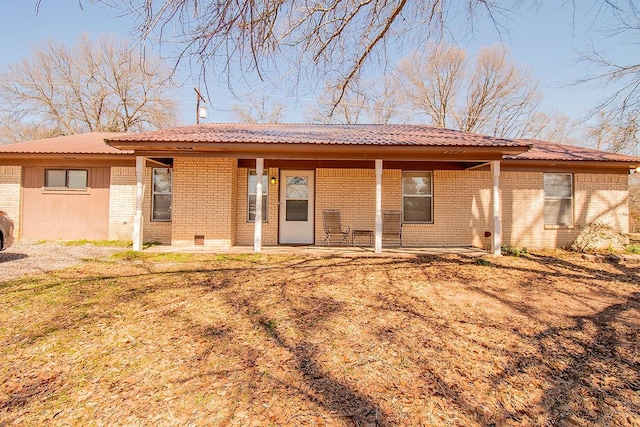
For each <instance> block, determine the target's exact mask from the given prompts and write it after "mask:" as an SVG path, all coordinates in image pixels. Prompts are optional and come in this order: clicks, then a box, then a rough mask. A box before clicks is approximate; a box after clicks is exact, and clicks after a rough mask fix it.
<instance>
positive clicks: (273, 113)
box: [233, 95, 285, 123]
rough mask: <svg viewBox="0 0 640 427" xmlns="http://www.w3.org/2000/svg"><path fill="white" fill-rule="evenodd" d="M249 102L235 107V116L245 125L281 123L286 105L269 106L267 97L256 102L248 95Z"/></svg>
mask: <svg viewBox="0 0 640 427" xmlns="http://www.w3.org/2000/svg"><path fill="white" fill-rule="evenodd" d="M246 98H247V101H246V102H244V103H242V104H235V105H234V106H233V116H234V117H235V118H237V119H238V120H240V121H241V122H243V123H280V122H281V121H282V116H283V114H284V110H285V105H284V104H282V103H279V102H276V103H272V104H269V103H268V102H267V97H266V96H263V97H262V98H261V99H259V100H256V99H255V98H254V97H253V96H251V95H247V97H246Z"/></svg>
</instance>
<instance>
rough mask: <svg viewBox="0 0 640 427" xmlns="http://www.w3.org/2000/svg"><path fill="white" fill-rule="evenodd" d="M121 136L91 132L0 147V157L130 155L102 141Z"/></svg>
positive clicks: (126, 151) (129, 152) (128, 151)
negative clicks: (5, 155) (6, 154)
mask: <svg viewBox="0 0 640 427" xmlns="http://www.w3.org/2000/svg"><path fill="white" fill-rule="evenodd" d="M118 135H122V134H120V133H113V132H92V133H83V134H78V135H67V136H58V137H55V138H46V139H36V140H33V141H25V142H17V143H15V144H8V145H0V155H2V154H3V153H11V154H122V155H131V154H133V151H131V150H119V149H117V148H115V147H111V146H110V145H107V144H105V142H104V140H105V139H108V138H113V137H115V136H118Z"/></svg>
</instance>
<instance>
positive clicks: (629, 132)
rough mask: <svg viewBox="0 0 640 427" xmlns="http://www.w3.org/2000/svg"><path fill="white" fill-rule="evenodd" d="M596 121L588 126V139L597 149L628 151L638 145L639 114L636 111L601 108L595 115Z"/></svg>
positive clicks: (615, 151)
mask: <svg viewBox="0 0 640 427" xmlns="http://www.w3.org/2000/svg"><path fill="white" fill-rule="evenodd" d="M595 119H596V121H595V122H594V123H593V124H591V125H590V126H588V128H587V132H588V139H589V140H590V141H591V142H592V144H593V145H594V146H595V148H596V149H598V150H606V151H612V152H614V153H618V152H622V151H629V150H630V149H632V148H634V147H636V146H637V145H638V142H640V141H639V140H638V130H639V129H640V122H639V120H640V116H639V115H638V114H637V113H634V112H630V111H626V112H625V113H623V112H621V111H618V110H616V109H606V110H602V111H600V112H599V113H597V114H596V115H595Z"/></svg>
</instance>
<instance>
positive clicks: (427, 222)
mask: <svg viewBox="0 0 640 427" xmlns="http://www.w3.org/2000/svg"><path fill="white" fill-rule="evenodd" d="M405 173H422V174H429V175H431V179H430V184H431V188H430V189H429V194H428V195H424V194H420V195H417V194H405V192H404V177H405ZM405 197H415V198H429V199H431V212H430V218H431V220H430V221H406V220H405V219H404V199H405ZM402 223H403V224H433V223H434V218H433V171H425V170H403V171H402Z"/></svg>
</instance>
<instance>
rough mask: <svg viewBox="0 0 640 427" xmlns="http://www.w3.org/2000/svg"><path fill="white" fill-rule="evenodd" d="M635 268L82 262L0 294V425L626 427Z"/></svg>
mask: <svg viewBox="0 0 640 427" xmlns="http://www.w3.org/2000/svg"><path fill="white" fill-rule="evenodd" d="M639 270H640V263H638V262H637V261H623V263H621V264H614V263H590V262H587V261H585V260H583V259H582V258H580V257H579V256H577V255H572V254H566V253H562V252H557V253H556V252H554V253H537V254H533V255H531V256H528V257H522V258H513V257H503V258H496V259H491V260H490V265H479V263H477V262H476V260H475V259H472V258H462V257H457V256H443V257H425V258H382V257H372V258H341V257H335V258H295V257H294V258H291V257H264V256H263V257H260V256H236V257H220V256H219V257H214V256H180V257H174V256H171V255H157V256H148V255H145V256H141V257H139V256H134V255H132V254H125V255H124V256H121V257H119V259H111V260H108V261H89V262H84V263H83V264H80V265H78V266H76V267H72V268H70V269H67V270H61V271H58V272H55V273H50V274H49V275H42V276H39V277H29V278H23V279H20V280H15V281H10V282H4V283H0V349H1V350H0V351H1V352H2V353H1V354H0V357H1V358H2V364H1V365H0V425H4V424H8V425H10V424H20V425H70V424H72V425H104V424H116V425H143V424H144V425H149V424H151V425H156V424H157V425H233V426H236V425H238V426H240V425H242V426H245V425H246V426H253V425H264V426H269V425H273V426H288V425H296V426H297V425H313V426H323V425H327V426H329V425H338V426H342V425H359V426H375V425H384V426H391V425H407V426H419V425H455V426H460V425H464V426H474V425H500V426H504V425H640V416H639V415H638V414H639V413H640V348H639V344H638V342H639V341H638V330H639V326H640V325H639V323H640V276H639Z"/></svg>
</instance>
